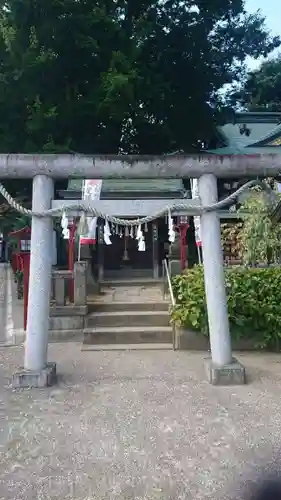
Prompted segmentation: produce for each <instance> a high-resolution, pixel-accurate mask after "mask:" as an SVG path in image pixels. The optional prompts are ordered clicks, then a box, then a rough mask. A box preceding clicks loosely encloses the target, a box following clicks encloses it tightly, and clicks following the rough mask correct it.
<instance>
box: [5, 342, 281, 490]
mask: <svg viewBox="0 0 281 500" xmlns="http://www.w3.org/2000/svg"><path fill="white" fill-rule="evenodd" d="M22 358H23V351H22V349H21V348H19V347H10V348H2V349H1V350H0V361H1V362H0V377H1V378H0V380H1V388H0V417H1V433H0V451H1V455H0V498H1V499H5V500H10V499H13V500H17V499H27V500H31V499H32V500H33V499H34V500H35V499H40V500H41V499H44V500H45V499H46V500H47V499H48V500H50V499H51V500H53V499H60V500H61V499H77V500H82V499H83V500H84V499H97V500H101V499H103V500H105V499H106V500H111V499H117V500H121V499H122V500H132V499H136V500H144V499H147V500H148V499H149V500H156V499H157V500H159V499H161V500H162V499H163V500H164V499H165V500H166V499H167V500H168V499H169V500H170V499H171V500H174V499H175V500H176V499H179V500H180V499H201V498H202V499H203V498H204V499H205V498H210V499H211V498H212V499H214V498H216V499H230V498H231V499H232V498H236V499H237V498H241V497H243V495H245V487H246V486H247V487H248V486H251V484H252V482H253V481H254V480H255V479H256V477H258V476H259V474H260V473H262V472H263V471H265V470H266V469H270V468H272V467H274V466H276V463H277V465H278V462H277V461H278V457H279V452H280V449H281V446H280V435H281V412H280V386H281V364H280V361H281V357H280V356H277V355H264V354H263V355H259V354H250V355H248V354H247V355H242V354H239V355H238V358H239V359H240V360H241V361H242V362H243V363H244V364H245V366H246V367H247V371H248V374H249V385H247V386H243V387H231V388H230V387H225V388H222V387H212V386H210V385H209V384H208V383H207V382H206V381H205V376H204V369H203V363H202V359H203V354H202V353H187V352H180V353H174V352H172V351H167V352H159V351H157V352H151V351H150V352H149V351H143V352H104V353H100V352H83V353H82V352H80V346H79V345H78V344H77V345H76V344H63V345H62V344H53V345H51V346H50V349H49V359H50V360H51V361H56V362H57V363H58V372H59V374H60V377H59V383H58V385H57V386H56V387H53V388H49V389H46V390H38V389H33V390H24V391H12V389H11V388H10V387H9V379H10V377H11V374H12V373H13V371H14V370H15V369H16V367H18V366H19V365H20V364H21V362H22ZM279 464H280V465H281V461H280V462H279ZM245 482H246V486H245ZM246 489H247V488H246Z"/></svg>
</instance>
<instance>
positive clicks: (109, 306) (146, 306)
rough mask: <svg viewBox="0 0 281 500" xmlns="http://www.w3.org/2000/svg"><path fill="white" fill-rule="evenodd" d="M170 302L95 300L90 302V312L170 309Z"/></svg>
mask: <svg viewBox="0 0 281 500" xmlns="http://www.w3.org/2000/svg"><path fill="white" fill-rule="evenodd" d="M169 305H170V304H169V302H168V301H165V300H162V301H159V302H149V301H147V302H128V301H126V302H121V301H120V302H119V301H116V302H103V301H98V300H93V301H91V302H88V311H89V313H93V312H115V311H168V310H169Z"/></svg>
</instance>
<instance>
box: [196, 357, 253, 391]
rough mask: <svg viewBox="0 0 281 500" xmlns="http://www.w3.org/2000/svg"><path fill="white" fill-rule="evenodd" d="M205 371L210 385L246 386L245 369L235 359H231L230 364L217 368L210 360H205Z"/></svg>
mask: <svg viewBox="0 0 281 500" xmlns="http://www.w3.org/2000/svg"><path fill="white" fill-rule="evenodd" d="M205 369H206V374H207V378H208V381H209V382H210V384H212V385H244V384H246V372H245V368H244V366H243V365H241V364H240V363H239V362H238V361H237V359H235V358H233V360H232V363H230V364H229V365H224V366H217V365H215V364H214V363H213V362H212V359H211V358H206V359H205Z"/></svg>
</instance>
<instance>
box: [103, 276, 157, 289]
mask: <svg viewBox="0 0 281 500" xmlns="http://www.w3.org/2000/svg"><path fill="white" fill-rule="evenodd" d="M100 286H101V290H102V289H103V287H105V288H116V287H125V288H128V287H137V286H143V287H153V288H154V287H158V288H159V287H163V279H155V278H132V279H124V280H122V279H112V280H104V281H101V282H100Z"/></svg>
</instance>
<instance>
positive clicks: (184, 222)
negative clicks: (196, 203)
mask: <svg viewBox="0 0 281 500" xmlns="http://www.w3.org/2000/svg"><path fill="white" fill-rule="evenodd" d="M188 220H189V219H188V217H187V216H179V217H178V220H177V225H176V229H177V230H178V231H179V234H180V262H181V271H182V272H183V271H184V270H185V269H186V267H187V266H188V261H187V258H186V252H187V243H186V234H187V230H188V228H189V221H188Z"/></svg>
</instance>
